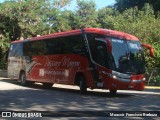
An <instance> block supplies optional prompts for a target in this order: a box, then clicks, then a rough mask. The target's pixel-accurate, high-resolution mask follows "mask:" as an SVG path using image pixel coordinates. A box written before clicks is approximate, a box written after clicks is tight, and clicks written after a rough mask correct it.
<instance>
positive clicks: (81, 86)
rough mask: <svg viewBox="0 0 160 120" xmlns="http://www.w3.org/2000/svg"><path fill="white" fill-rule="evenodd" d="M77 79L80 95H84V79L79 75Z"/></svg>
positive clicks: (85, 88) (85, 90)
mask: <svg viewBox="0 0 160 120" xmlns="http://www.w3.org/2000/svg"><path fill="white" fill-rule="evenodd" d="M78 79H79V88H80V93H81V94H85V93H86V92H87V86H86V81H85V77H84V76H83V75H81V76H79V77H78Z"/></svg>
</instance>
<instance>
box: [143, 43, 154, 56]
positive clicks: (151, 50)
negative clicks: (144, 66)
mask: <svg viewBox="0 0 160 120" xmlns="http://www.w3.org/2000/svg"><path fill="white" fill-rule="evenodd" d="M142 47H145V48H147V49H149V51H150V56H151V57H154V48H153V47H152V46H150V45H148V44H144V43H142Z"/></svg>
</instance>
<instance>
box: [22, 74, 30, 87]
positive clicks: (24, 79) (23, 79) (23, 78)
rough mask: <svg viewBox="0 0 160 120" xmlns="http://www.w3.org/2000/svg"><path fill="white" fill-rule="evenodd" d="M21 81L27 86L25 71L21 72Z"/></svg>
mask: <svg viewBox="0 0 160 120" xmlns="http://www.w3.org/2000/svg"><path fill="white" fill-rule="evenodd" d="M20 83H21V85H22V86H26V85H27V83H28V81H27V80H26V75H25V73H24V72H21V73H20Z"/></svg>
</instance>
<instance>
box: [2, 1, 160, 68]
mask: <svg viewBox="0 0 160 120" xmlns="http://www.w3.org/2000/svg"><path fill="white" fill-rule="evenodd" d="M71 1H72V0H34V1H33V0H10V1H6V2H4V3H1V4H0V46H1V51H2V55H1V64H3V63H4V65H2V66H3V67H2V66H1V65H0V68H3V69H6V68H5V65H6V57H4V56H5V55H6V52H7V50H8V47H9V41H13V40H17V39H20V38H21V37H23V38H28V37H34V36H37V35H45V34H50V33H53V32H58V31H67V30H72V29H79V28H82V27H100V28H107V29H116V30H120V31H124V32H127V33H130V34H133V35H135V36H137V37H138V38H139V39H140V41H141V42H142V43H147V44H150V45H152V46H153V47H154V49H155V57H154V58H150V57H148V54H149V53H148V52H146V53H145V54H146V61H148V66H149V67H150V68H154V67H157V68H160V49H159V48H160V44H159V43H160V31H159V29H160V24H159V23H160V14H158V11H159V7H158V5H160V0H155V1H154V2H153V0H141V1H139V0H134V1H133V0H116V1H117V3H116V4H115V6H113V7H105V8H102V9H99V10H96V4H95V3H94V1H92V0H87V1H86V0H77V8H76V9H75V10H74V11H72V10H67V9H66V6H67V5H69V4H70V2H71ZM155 12H156V14H155ZM2 58H3V59H2Z"/></svg>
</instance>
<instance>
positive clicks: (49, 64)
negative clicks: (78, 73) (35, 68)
mask: <svg viewBox="0 0 160 120" xmlns="http://www.w3.org/2000/svg"><path fill="white" fill-rule="evenodd" d="M45 66H47V67H60V66H62V67H66V68H67V69H71V68H73V67H77V68H78V69H80V62H78V61H72V60H71V59H70V58H67V57H64V58H63V59H62V60H61V61H50V60H49V59H48V61H47V62H46V64H45Z"/></svg>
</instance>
